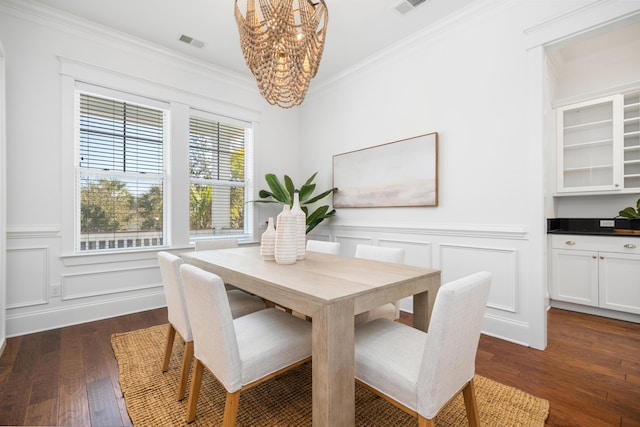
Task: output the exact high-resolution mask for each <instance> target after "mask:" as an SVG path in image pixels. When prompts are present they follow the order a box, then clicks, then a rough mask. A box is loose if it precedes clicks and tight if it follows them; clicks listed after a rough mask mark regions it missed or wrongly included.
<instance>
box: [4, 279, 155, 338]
mask: <svg viewBox="0 0 640 427" xmlns="http://www.w3.org/2000/svg"><path fill="white" fill-rule="evenodd" d="M165 306H166V299H165V296H164V291H163V289H162V288H160V289H158V288H155V289H154V290H151V291H150V292H148V293H145V294H143V295H136V296H126V297H122V296H121V297H118V298H112V299H108V300H102V301H96V302H92V303H86V304H74V305H70V306H67V307H58V308H55V309H46V310H40V311H31V312H29V313H26V314H14V315H9V316H7V318H6V327H7V330H6V332H7V335H6V336H7V338H9V337H15V336H20V335H26V334H31V333H35V332H41V331H47V330H51V329H57V328H62V327H65V326H71V325H77V324H80V323H87V322H93V321H95V320H102V319H108V318H111V317H116V316H122V315H125V314H131V313H137V312H140V311H147V310H152V309H155V308H160V307H165Z"/></svg>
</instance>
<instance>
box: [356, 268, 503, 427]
mask: <svg viewBox="0 0 640 427" xmlns="http://www.w3.org/2000/svg"><path fill="white" fill-rule="evenodd" d="M490 285H491V274H490V273H488V272H479V273H475V274H472V275H470V276H467V277H464V278H462V279H458V280H455V281H453V282H449V283H447V284H445V285H443V286H442V287H440V290H439V291H438V294H437V296H436V301H435V304H434V308H433V314H432V315H431V322H430V324H429V331H428V332H426V333H425V332H422V331H420V330H418V329H414V328H412V327H410V326H406V325H403V324H401V323H398V322H393V321H391V320H389V319H375V320H373V321H371V322H368V323H366V324H364V325H362V326H360V327H358V328H356V332H355V376H356V382H357V383H359V384H361V385H363V386H364V387H365V388H367V389H369V390H371V391H373V392H374V393H376V394H378V395H380V396H381V397H383V398H385V399H387V400H389V401H391V402H392V403H394V404H395V405H396V406H397V407H399V408H400V409H403V410H404V411H406V412H407V413H409V414H411V415H413V416H414V417H417V418H418V425H419V426H421V427H422V426H430V427H433V426H434V425H435V418H436V416H437V415H438V412H440V410H441V409H442V408H443V407H444V406H445V405H446V404H447V403H448V402H449V401H450V400H451V399H453V398H454V397H455V396H456V395H457V394H458V393H459V392H460V391H462V393H463V396H464V402H465V407H466V410H467V418H468V421H469V425H470V426H471V427H477V426H479V425H480V421H479V415H478V408H477V404H476V397H475V389H474V384H473V377H474V374H475V359H476V352H477V350H478V341H479V339H480V331H481V328H482V321H483V319H484V311H485V306H486V304H487V298H488V295H489V288H490Z"/></svg>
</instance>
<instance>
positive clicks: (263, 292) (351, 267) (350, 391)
mask: <svg viewBox="0 0 640 427" xmlns="http://www.w3.org/2000/svg"><path fill="white" fill-rule="evenodd" d="M181 256H182V258H183V260H184V262H186V263H189V264H192V265H195V266H197V267H200V268H202V269H204V270H206V271H210V272H212V273H215V274H217V275H218V276H220V277H221V278H222V280H223V281H224V282H225V283H226V284H230V285H232V286H235V287H237V288H239V289H242V290H244V291H246V292H249V293H252V294H255V295H258V296H260V297H262V298H263V299H265V300H266V301H269V302H272V303H274V304H275V305H277V306H280V307H286V308H288V309H291V310H292V311H293V312H295V313H300V314H301V315H304V316H306V318H308V319H310V321H311V322H312V423H313V426H316V427H318V426H326V427H329V426H330V427H342V426H345V427H347V426H354V425H355V382H354V370H355V368H354V329H355V328H354V317H355V315H357V314H359V313H362V312H365V311H368V310H371V309H373V308H375V307H378V306H381V305H383V304H386V303H389V302H393V301H397V300H399V299H402V298H404V297H408V296H413V327H415V328H418V329H420V330H423V331H427V328H428V325H429V317H430V315H431V311H432V309H433V305H434V302H435V298H436V294H437V292H438V289H439V287H440V271H439V270H437V269H431V268H423V267H416V266H411V265H406V264H396V263H389V262H382V261H373V260H366V259H359V258H352V257H345V256H338V255H332V254H325V253H319V252H311V251H307V252H306V254H305V256H304V259H301V260H297V261H296V262H295V263H293V264H278V263H276V262H273V261H264V260H263V259H262V257H261V256H260V247H259V246H248V247H239V248H233V249H220V250H210V251H195V252H186V253H182V254H181Z"/></svg>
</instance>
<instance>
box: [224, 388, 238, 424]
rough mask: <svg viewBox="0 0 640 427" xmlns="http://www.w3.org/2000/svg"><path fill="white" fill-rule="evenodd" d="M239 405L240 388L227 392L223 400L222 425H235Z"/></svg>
mask: <svg viewBox="0 0 640 427" xmlns="http://www.w3.org/2000/svg"><path fill="white" fill-rule="evenodd" d="M239 405H240V390H238V391H236V392H234V393H229V392H227V400H226V401H225V402H224V418H223V420H222V426H223V427H235V425H236V418H237V416H238V406H239Z"/></svg>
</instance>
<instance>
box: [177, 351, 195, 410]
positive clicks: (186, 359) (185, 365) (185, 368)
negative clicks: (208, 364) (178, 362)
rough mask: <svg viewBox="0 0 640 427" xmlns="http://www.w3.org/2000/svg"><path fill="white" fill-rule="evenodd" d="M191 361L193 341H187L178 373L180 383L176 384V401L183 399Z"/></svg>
mask: <svg viewBox="0 0 640 427" xmlns="http://www.w3.org/2000/svg"><path fill="white" fill-rule="evenodd" d="M191 359H193V341H189V342H187V343H185V345H184V354H183V356H182V370H181V371H180V382H179V384H178V400H182V399H184V394H185V393H186V391H187V380H188V379H189V369H191Z"/></svg>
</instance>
